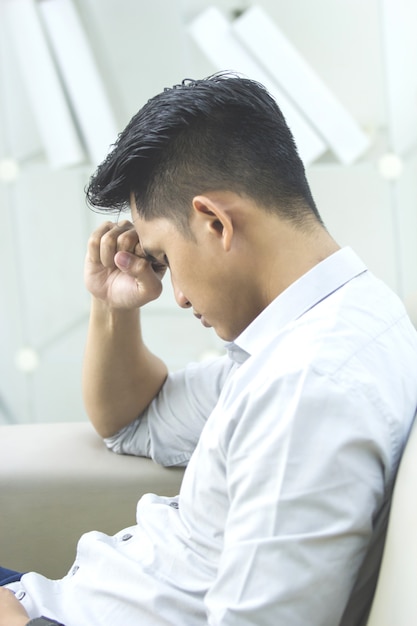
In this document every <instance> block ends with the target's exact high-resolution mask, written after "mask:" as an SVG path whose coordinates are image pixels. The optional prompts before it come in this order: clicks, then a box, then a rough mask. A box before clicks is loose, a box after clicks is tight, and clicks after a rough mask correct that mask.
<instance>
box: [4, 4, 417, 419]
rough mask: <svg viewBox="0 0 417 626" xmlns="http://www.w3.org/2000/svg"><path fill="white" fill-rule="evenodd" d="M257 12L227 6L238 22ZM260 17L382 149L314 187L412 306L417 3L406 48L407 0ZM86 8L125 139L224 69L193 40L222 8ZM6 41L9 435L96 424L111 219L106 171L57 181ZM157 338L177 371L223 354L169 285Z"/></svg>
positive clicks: (328, 163)
mask: <svg viewBox="0 0 417 626" xmlns="http://www.w3.org/2000/svg"><path fill="white" fill-rule="evenodd" d="M14 1H17V0H14ZM249 4H250V3H249V2H245V1H243V0H242V2H240V3H239V1H236V2H235V1H231V0H218V1H216V2H213V5H215V6H216V7H218V8H220V9H221V10H222V11H223V12H224V15H225V16H227V18H228V19H231V17H232V12H233V11H234V10H235V9H243V10H244V9H246V8H247V7H248V6H249ZM258 4H259V5H260V6H262V7H263V8H264V9H265V10H266V11H267V12H268V13H269V15H270V16H271V17H272V18H273V20H274V21H275V23H276V24H277V25H278V26H279V27H280V28H281V29H282V30H283V32H284V33H285V34H286V35H287V36H288V37H289V38H290V40H291V41H292V42H293V44H295V46H296V47H297V48H298V50H299V51H300V52H301V53H302V54H303V55H304V57H305V58H306V59H307V60H308V62H309V63H310V64H311V66H312V67H313V68H314V70H315V71H316V72H317V74H318V75H319V76H320V77H321V78H322V79H323V80H324V81H325V83H326V84H327V86H328V87H329V88H330V89H331V90H332V92H333V93H334V95H335V96H336V97H337V98H338V100H339V101H340V102H341V103H342V105H343V106H344V107H345V108H346V109H347V110H348V111H349V112H350V114H351V115H352V116H353V117H354V119H355V120H356V122H357V123H358V124H359V125H360V127H361V128H362V129H363V130H364V131H365V132H366V133H367V134H368V136H369V137H370V139H371V147H370V150H369V151H368V152H367V153H366V154H365V155H364V156H362V157H361V158H360V159H358V161H357V162H355V163H354V164H352V165H349V166H342V165H341V164H340V163H339V162H338V160H337V159H336V158H335V157H334V155H333V154H332V153H331V151H328V152H327V153H326V154H325V155H324V156H323V157H322V158H321V159H320V160H319V161H318V162H316V163H314V164H312V165H310V166H309V167H308V176H309V179H310V181H311V185H312V189H313V194H314V195H315V197H316V200H317V204H318V206H319V209H320V210H321V213H322V215H323V217H324V220H325V222H326V224H327V226H328V227H329V229H330V230H331V231H332V233H333V234H334V235H335V237H336V239H338V240H339V242H340V243H341V244H344V245H351V246H352V247H353V248H355V249H356V250H357V252H359V254H360V255H361V256H362V257H363V258H364V260H365V261H366V262H367V263H368V265H369V267H370V268H371V269H372V271H374V272H375V273H376V274H378V275H379V276H380V277H381V278H383V279H384V280H385V281H386V282H387V283H388V284H389V285H391V287H392V288H393V289H395V290H396V291H397V292H398V293H399V294H400V295H401V296H402V297H407V296H408V295H409V294H410V293H412V292H414V291H416V290H417V258H416V257H417V176H416V160H417V156H416V149H415V143H414V138H415V133H416V130H415V129H412V128H410V132H409V134H408V137H409V138H411V140H412V141H411V142H410V143H409V145H407V146H404V145H401V142H400V143H398V136H400V135H401V133H398V125H400V126H401V123H403V124H404V123H405V121H407V113H408V112H409V111H410V102H411V103H413V102H414V106H415V108H417V85H416V79H415V72H414V65H415V63H414V59H415V53H416V50H415V48H413V45H414V44H413V43H412V42H411V43H410V40H409V38H408V35H407V33H408V30H407V24H411V23H412V19H411V18H412V17H413V18H417V15H416V8H415V6H414V0H401V1H400V2H396V3H395V7H396V11H397V13H398V12H399V13H400V17H401V12H402V14H403V15H404V18H405V19H404V21H403V23H401V22H400V23H399V25H398V28H399V30H400V32H401V29H404V36H403V37H400V38H399V37H398V30H396V28H397V27H396V25H395V24H393V21H392V19H391V22H390V23H391V24H393V26H392V31H393V32H391V33H388V32H387V29H386V26H385V25H384V21H383V19H382V18H383V16H384V12H383V9H384V6H385V5H387V6H389V7H390V6H391V5H392V1H391V0H386V1H385V0H384V1H383V0H368V1H367V2H363V0H338V2H334V0H315V2H311V1H310V0H292V2H291V3H290V2H287V1H285V0H263V1H260V2H259V3H258ZM75 6H76V7H77V10H78V11H79V15H80V17H81V20H82V23H83V26H84V28H85V30H86V32H87V34H88V37H89V41H90V43H91V45H92V49H93V52H94V55H95V59H96V61H97V65H98V68H99V71H100V74H101V76H102V78H103V80H104V84H105V87H106V90H107V94H108V99H109V102H110V104H111V107H112V109H113V111H114V114H115V118H116V122H117V126H118V128H119V129H120V130H122V128H123V127H124V125H125V124H126V123H127V121H128V120H129V119H130V117H131V116H132V115H133V114H134V113H135V112H136V111H137V110H138V108H139V107H140V106H141V105H142V104H143V103H144V102H145V101H146V100H147V99H148V98H149V97H151V96H152V95H154V94H155V93H156V92H158V91H160V90H161V89H162V88H163V87H165V86H170V85H172V84H174V83H177V82H179V81H180V80H181V79H182V78H184V77H190V76H191V77H202V76H205V75H208V74H210V73H212V72H213V71H214V70H215V68H214V67H213V66H212V65H211V63H210V62H209V61H208V60H207V59H206V58H205V57H204V55H203V53H202V52H201V50H200V49H199V48H198V46H197V45H196V44H195V42H194V41H192V40H191V38H190V37H189V35H188V33H187V29H186V26H187V24H188V23H189V22H190V21H191V20H192V19H194V18H195V17H196V16H197V15H198V14H199V13H200V12H201V11H202V10H204V9H205V8H206V7H207V6H208V3H207V2H205V1H203V0H183V1H174V0H152V2H149V1H148V0H77V1H76V2H75ZM414 23H416V20H414ZM2 28H3V30H2V31H1V29H2ZM0 31H1V32H0V159H5V158H11V159H14V160H16V161H17V163H18V164H19V171H20V174H19V176H18V177H17V178H16V180H14V181H11V182H5V181H3V182H1V181H0V223H1V231H0V268H1V269H0V287H1V299H0V422H1V421H16V422H20V421H55V420H80V419H85V414H84V410H83V407H82V401H81V390H80V377H81V362H82V354H83V346H84V341H85V333H86V324H87V319H88V308H89V298H88V294H87V293H86V292H85V289H84V287H83V281H82V266H83V258H84V250H85V245H86V241H87V237H88V234H89V232H90V231H91V229H92V228H93V226H94V225H95V224H97V223H98V222H99V221H100V219H101V218H98V217H97V216H95V215H93V214H92V213H91V212H90V211H89V210H88V209H87V208H86V205H85V201H84V194H83V188H84V186H85V184H86V182H87V180H88V177H89V175H90V174H91V172H92V169H93V166H92V164H90V163H85V164H83V165H79V166H77V167H73V168H69V169H63V170H55V171H54V170H51V168H50V167H49V165H48V162H47V160H46V158H45V152H44V149H43V145H42V142H41V139H40V136H39V133H38V131H37V128H36V123H35V120H34V116H33V112H32V110H31V106H30V104H29V101H28V98H27V96H26V92H25V85H24V83H23V80H22V77H21V75H20V73H19V68H18V66H17V64H16V58H15V56H14V54H13V46H12V43H13V42H12V37H11V33H10V32H9V31H8V30H7V29H6V28H5V26H4V20H2V19H1V15H0ZM213 45H215V42H213ZM405 45H407V46H409V48H404V46H405ZM403 48H404V49H403ZM282 62H285V59H282ZM225 69H236V68H225ZM395 70H396V71H395ZM393 76H395V92H396V93H397V92H398V90H399V89H402V90H403V91H402V92H401V96H402V99H403V102H404V107H405V108H404V113H402V109H401V106H400V105H399V103H398V99H397V100H396V99H395V94H393V90H394V87H393V86H392V81H393V78H392V77H393ZM399 81H400V83H399ZM413 81H414V82H413ZM45 97H47V94H45ZM413 98H414V100H413ZM407 107H408V108H407ZM392 151H396V153H397V154H398V155H399V156H400V158H401V161H402V164H403V169H402V173H401V175H400V176H399V178H397V179H395V180H391V181H390V180H387V179H385V178H383V177H382V176H381V174H380V170H379V161H380V158H381V157H383V156H384V155H385V154H386V153H387V152H392ZM144 326H145V333H146V335H147V338H148V343H149V345H150V347H151V348H152V349H155V350H156V351H157V352H158V353H159V354H160V355H161V356H163V357H164V358H165V359H166V361H167V362H168V364H169V366H170V367H171V368H178V367H181V366H182V365H183V364H184V363H186V362H187V361H189V360H190V359H199V358H201V357H202V356H204V355H205V354H206V353H208V352H211V351H213V350H214V351H215V350H219V349H221V343H220V342H219V340H218V339H217V338H216V337H215V335H214V334H213V333H212V332H211V331H208V330H206V329H204V328H202V327H201V325H199V324H198V323H197V322H196V321H195V320H194V318H192V315H191V314H190V312H186V311H182V310H180V309H178V308H177V307H176V305H175V304H174V303H173V299H172V295H171V293H170V285H169V281H168V282H167V285H166V288H165V294H164V296H163V298H162V299H161V301H159V302H157V303H154V304H153V305H151V306H150V307H149V309H148V311H146V312H145V313H144ZM22 351H23V353H22ZM22 355H23V366H24V367H23V370H24V369H25V365H26V369H28V370H30V371H23V370H22ZM19 356H20V366H19V362H18V366H16V359H17V360H19ZM31 358H32V361H31Z"/></svg>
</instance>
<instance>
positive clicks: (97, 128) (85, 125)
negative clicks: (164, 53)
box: [39, 0, 117, 165]
mask: <svg viewBox="0 0 417 626" xmlns="http://www.w3.org/2000/svg"><path fill="white" fill-rule="evenodd" d="M39 7H40V11H41V14H42V17H43V20H44V22H45V25H46V29H47V32H48V36H49V38H50V41H51V44H52V48H53V50H54V54H55V57H56V59H57V62H58V66H59V69H60V72H61V75H62V77H63V80H64V82H65V86H66V88H67V91H68V95H69V98H70V100H71V103H72V106H73V109H74V112H75V115H76V118H77V121H78V123H79V125H80V128H81V131H82V134H83V137H84V140H85V143H86V145H87V148H88V152H89V155H90V158H91V160H92V162H93V163H94V164H95V165H98V164H99V163H100V162H101V161H102V160H103V159H104V158H105V156H106V155H107V153H108V151H109V147H110V145H111V144H112V143H113V142H114V141H115V140H116V138H117V125H116V122H115V119H114V115H113V112H112V110H111V107H110V104H109V101H108V98H107V94H106V91H105V88H104V84H103V81H102V79H101V76H100V74H99V72H98V69H97V65H96V63H95V60H94V57H93V54H92V51H91V47H90V45H89V42H88V40H87V37H86V34H85V32H84V30H83V28H82V25H81V22H80V19H79V17H78V15H77V13H76V11H75V8H74V6H73V4H72V2H71V0H43V1H42V2H41V3H40V5H39Z"/></svg>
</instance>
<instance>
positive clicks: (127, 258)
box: [114, 251, 143, 272]
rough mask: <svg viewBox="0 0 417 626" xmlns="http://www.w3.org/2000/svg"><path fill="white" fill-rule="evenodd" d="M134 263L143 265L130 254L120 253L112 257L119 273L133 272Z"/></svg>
mask: <svg viewBox="0 0 417 626" xmlns="http://www.w3.org/2000/svg"><path fill="white" fill-rule="evenodd" d="M136 261H139V262H140V263H143V261H142V260H141V259H139V258H138V257H137V256H136V255H135V254H132V253H131V252H125V251H120V252H117V253H116V254H115V256H114V264H115V265H116V267H118V268H119V270H120V271H121V272H132V271H134V264H135V262H136Z"/></svg>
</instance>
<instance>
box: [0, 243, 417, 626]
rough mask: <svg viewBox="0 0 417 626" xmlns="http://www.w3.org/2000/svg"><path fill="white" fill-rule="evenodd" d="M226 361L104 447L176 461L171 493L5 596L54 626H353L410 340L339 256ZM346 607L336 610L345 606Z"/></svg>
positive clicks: (293, 291) (85, 540)
mask: <svg viewBox="0 0 417 626" xmlns="http://www.w3.org/2000/svg"><path fill="white" fill-rule="evenodd" d="M227 348H228V356H226V357H224V358H220V359H218V360H215V361H213V362H212V363H210V364H208V365H207V364H199V365H193V366H190V367H189V368H187V369H186V370H185V371H183V372H179V373H175V374H172V375H171V376H170V377H169V379H168V381H167V383H166V384H165V386H164V388H163V390H162V392H161V393H160V395H159V396H158V397H157V398H156V399H155V401H154V402H153V404H152V405H151V406H150V407H149V409H148V410H147V412H146V414H144V415H143V416H141V418H139V419H138V420H137V421H136V422H135V423H134V424H132V425H130V426H129V427H127V428H125V429H124V430H123V431H121V432H120V433H119V434H118V435H117V436H115V437H113V438H111V439H109V440H107V444H108V445H109V447H112V448H113V449H114V450H116V451H118V452H128V453H133V454H138V455H150V456H152V457H153V458H154V459H156V460H157V461H158V462H160V463H163V464H166V465H172V464H187V463H188V465H187V469H186V472H185V476H184V480H183V484H182V487H181V492H180V495H179V496H178V497H177V498H166V497H158V496H156V495H152V494H149V495H146V496H144V497H143V498H141V500H140V501H139V503H138V506H137V524H136V525H135V526H133V527H131V528H127V529H124V530H122V531H121V532H120V533H118V534H117V535H115V536H114V537H109V536H107V535H104V534H102V533H99V532H91V533H88V534H86V535H84V536H83V537H82V538H81V540H80V542H79V546H78V551H77V557H76V560H75V563H74V566H73V568H72V569H71V571H70V572H69V574H68V575H67V576H66V577H65V578H63V579H62V580H59V581H50V580H47V579H45V578H43V577H42V576H40V575H38V574H34V573H29V574H26V575H25V576H24V577H23V578H22V581H21V582H20V583H14V584H13V585H9V587H10V588H13V589H14V590H15V591H16V592H17V593H18V594H19V595H18V597H21V598H22V602H23V604H24V606H25V607H26V608H27V610H28V611H29V613H30V615H31V616H36V615H39V614H45V615H48V616H50V617H52V618H55V619H59V620H60V621H63V622H64V623H65V624H66V625H67V626H133V625H135V624H140V625H141V626H147V625H149V626H168V625H169V626H203V625H207V624H209V625H210V626H220V625H221V626H249V625H251V626H306V625H307V624H308V626H338V625H343V626H358V625H359V624H363V623H364V620H365V619H366V612H367V605H368V601H369V596H370V590H371V589H372V585H373V584H374V582H375V572H376V569H377V566H378V558H379V555H380V551H381V543H382V539H383V534H384V526H385V523H386V517H387V504H388V501H389V496H390V492H391V488H392V484H393V480H394V477H395V473H396V470H397V466H398V462H399V458H400V455H401V452H402V450H403V447H404V443H405V440H406V438H407V435H408V433H409V430H410V426H411V423H412V420H413V418H414V415H415V411H416V406H417V335H416V332H415V330H414V329H413V327H412V325H411V323H410V321H409V320H408V318H407V315H406V313H405V311H404V308H403V306H402V304H401V302H400V301H399V299H398V298H397V297H396V296H395V295H394V294H393V293H392V292H391V291H390V290H389V289H388V288H387V287H386V286H384V285H383V284H382V283H381V282H380V281H378V280H377V279H376V278H375V277H374V276H372V274H371V273H370V272H368V271H367V270H366V268H365V267H364V265H363V264H362V262H361V261H360V260H359V259H358V258H357V257H356V255H355V254H354V253H353V252H352V251H351V250H350V249H349V248H345V249H343V250H340V251H338V252H337V253H335V254H334V255H332V256H331V257H329V258H328V259H326V260H325V261H323V262H322V263H320V264H319V265H317V266H316V267H315V268H313V269H312V270H311V271H310V272H308V273H307V274H305V275H304V276H303V277H302V278H300V279H299V280H298V281H297V282H295V283H294V284H293V285H291V286H290V287H289V288H288V289H287V290H286V291H285V292H284V293H282V294H281V295H280V296H279V297H278V298H277V299H276V300H274V302H272V303H271V304H270V306H269V307H268V308H267V309H265V310H264V311H263V312H262V313H261V315H260V316H259V317H258V318H257V319H255V320H254V321H253V322H252V324H251V325H250V326H249V327H248V328H247V329H246V330H245V331H244V332H243V333H242V334H241V335H240V337H239V338H238V339H237V340H236V341H235V342H234V343H233V344H230V345H228V346H227ZM349 599H350V600H349Z"/></svg>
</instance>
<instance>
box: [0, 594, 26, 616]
mask: <svg viewBox="0 0 417 626" xmlns="http://www.w3.org/2000/svg"><path fill="white" fill-rule="evenodd" d="M28 621H29V615H28V614H27V613H26V611H25V609H24V608H23V606H22V605H21V604H20V602H19V600H16V598H15V595H14V593H13V592H12V591H10V590H9V589H6V588H5V587H0V626H26V624H27V623H28Z"/></svg>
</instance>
